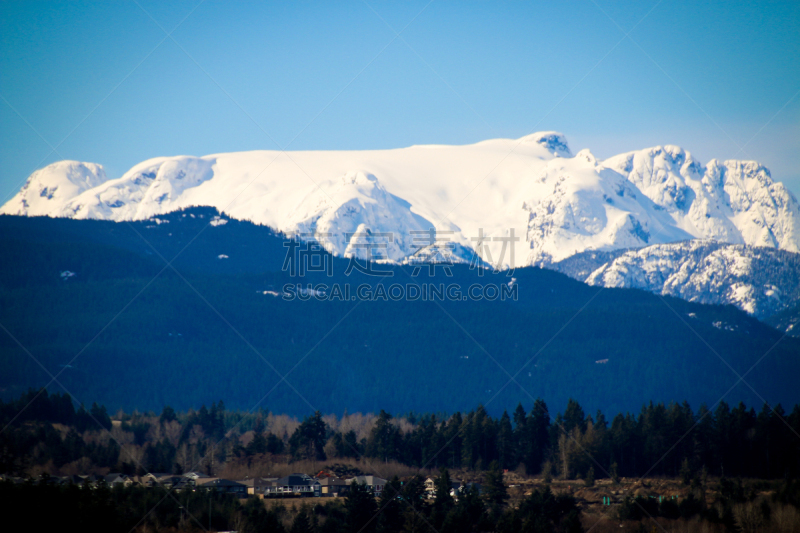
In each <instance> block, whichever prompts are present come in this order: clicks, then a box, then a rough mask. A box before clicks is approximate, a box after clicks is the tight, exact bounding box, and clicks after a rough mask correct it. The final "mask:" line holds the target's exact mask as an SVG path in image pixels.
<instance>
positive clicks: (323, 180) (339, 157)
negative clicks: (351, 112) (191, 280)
mask: <svg viewBox="0 0 800 533" xmlns="http://www.w3.org/2000/svg"><path fill="white" fill-rule="evenodd" d="M194 205H209V206H214V207H216V208H217V209H219V210H220V211H224V212H225V213H226V214H228V215H229V216H231V217H233V218H237V219H247V220H251V221H253V222H257V223H260V224H265V225H268V226H270V227H272V228H275V229H276V230H279V231H282V232H285V233H289V234H297V235H299V236H300V237H301V238H304V239H314V240H318V241H319V242H321V243H322V244H323V245H324V246H325V247H326V248H327V249H328V250H329V251H330V252H332V253H334V254H336V255H343V256H351V255H355V256H358V257H372V258H376V259H377V258H383V259H386V260H391V261H398V262H401V261H404V260H407V259H408V258H410V257H411V256H413V255H414V254H417V255H419V252H420V248H421V247H422V246H426V245H430V244H431V243H433V242H435V245H436V248H437V250H438V252H441V251H445V250H447V249H452V250H459V251H460V257H461V258H462V259H468V258H469V257H471V255H472V253H473V251H474V252H475V253H477V254H478V256H479V257H480V258H481V260H483V261H485V262H486V263H489V264H492V265H495V266H498V267H501V268H502V267H512V266H523V265H549V264H552V263H555V262H557V261H560V260H563V259H565V258H567V257H569V256H571V255H573V254H575V253H579V252H582V251H585V250H596V251H608V250H618V249H628V248H638V247H644V246H650V245H653V244H664V243H670V242H675V241H683V240H687V239H692V238H703V239H716V240H720V241H724V242H730V243H742V244H748V245H754V246H769V247H772V248H777V249H782V250H789V251H795V252H797V251H800V206H798V202H797V200H796V199H795V198H794V196H793V195H792V194H791V193H790V192H789V191H788V190H787V189H786V188H785V187H783V185H781V184H780V183H776V182H773V181H772V178H771V177H770V174H769V171H768V170H767V169H766V168H764V167H763V166H761V165H759V164H757V163H755V162H747V161H745V162H742V161H726V162H724V163H720V162H718V161H716V160H713V161H711V162H710V163H708V165H706V166H703V165H702V164H700V163H699V162H698V161H697V160H695V159H694V158H693V157H692V156H691V154H689V153H688V152H685V151H684V150H682V149H681V148H678V147H674V146H665V147H656V148H650V149H645V150H641V151H638V152H631V153H628V154H622V155H619V156H615V157H612V158H610V159H607V160H605V161H601V160H598V159H596V158H595V157H594V156H593V155H592V154H591V153H590V152H589V151H588V150H581V151H580V152H578V153H577V154H576V155H574V156H573V154H572V152H571V151H570V149H569V146H568V144H567V141H566V139H565V137H564V136H563V135H561V134H559V133H555V132H540V133H534V134H532V135H528V136H526V137H523V138H521V139H494V140H488V141H483V142H479V143H476V144H473V145H467V146H442V145H431V146H411V147H409V148H402V149H395V150H371V151H298V152H276V151H254V152H239V153H228V154H216V155H209V156H204V157H189V156H178V157H161V158H156V159H151V160H148V161H145V162H142V163H140V164H138V165H136V166H134V167H133V168H132V169H131V170H129V171H128V172H126V173H125V174H124V175H123V176H122V177H120V178H118V179H112V180H109V179H107V178H106V176H105V173H104V172H103V169H102V167H101V166H99V165H94V164H89V163H78V162H70V161H64V162H59V163H55V164H53V165H50V166H48V167H46V168H44V169H41V170H38V171H36V172H35V173H34V174H33V175H31V177H30V178H29V179H28V181H27V183H26V184H25V186H24V187H23V188H22V190H21V191H20V192H19V193H18V194H17V195H16V196H15V197H14V198H12V199H11V200H10V201H9V202H8V203H6V204H5V205H4V206H3V207H2V208H0V213H6V214H16V215H29V216H33V215H49V216H59V217H74V218H97V219H110V220H117V221H121V220H141V219H147V218H151V217H154V216H157V215H160V214H164V213H167V212H170V211H174V210H177V209H181V208H184V207H189V206H194ZM431 229H433V230H434V231H433V233H431ZM431 235H433V236H432V237H431ZM443 243H449V244H448V246H449V248H446V247H444V245H443ZM438 252H437V253H438Z"/></svg>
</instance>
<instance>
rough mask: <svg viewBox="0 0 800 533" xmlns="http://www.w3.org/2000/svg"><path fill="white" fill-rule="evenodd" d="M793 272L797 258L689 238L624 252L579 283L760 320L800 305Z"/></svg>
mask: <svg viewBox="0 0 800 533" xmlns="http://www.w3.org/2000/svg"><path fill="white" fill-rule="evenodd" d="M576 259H577V258H576ZM798 272H800V255H798V254H794V253H790V252H784V251H779V250H775V249H774V248H756V247H751V246H747V245H741V244H739V245H735V244H733V245H732V244H721V243H717V242H714V241H702V240H693V241H688V242H681V243H672V244H658V245H654V246H648V247H644V248H640V249H638V250H630V251H627V252H624V253H622V254H621V255H620V256H619V257H616V258H615V259H613V260H611V261H607V262H604V263H602V264H601V265H599V266H598V267H597V268H596V270H594V271H593V272H592V273H591V274H590V275H589V276H588V277H587V278H585V279H581V281H585V282H586V283H588V284H590V285H602V286H605V287H618V288H634V289H644V290H647V291H651V292H655V293H657V294H663V295H669V296H675V297H678V298H683V299H685V300H689V301H692V302H698V303H704V304H731V305H735V306H736V307H738V308H739V309H741V310H743V311H746V312H747V313H750V314H752V315H754V316H756V317H758V318H762V319H763V318H766V317H769V316H771V315H774V314H775V313H777V312H779V311H782V310H783V309H786V308H787V307H791V306H792V305H795V304H796V303H797V302H798V301H800V276H798Z"/></svg>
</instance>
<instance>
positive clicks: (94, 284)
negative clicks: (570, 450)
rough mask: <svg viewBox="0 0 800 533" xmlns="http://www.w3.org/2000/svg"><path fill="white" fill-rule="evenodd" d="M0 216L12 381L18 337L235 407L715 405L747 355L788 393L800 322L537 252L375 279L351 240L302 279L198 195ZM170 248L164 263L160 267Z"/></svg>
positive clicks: (150, 400)
mask: <svg viewBox="0 0 800 533" xmlns="http://www.w3.org/2000/svg"><path fill="white" fill-rule="evenodd" d="M211 220H213V221H214V223H213V225H211V224H209V221H211ZM0 236H2V237H0V250H1V251H0V257H1V258H2V259H0V323H2V325H3V326H4V328H6V329H7V330H8V332H9V333H11V334H12V335H13V337H14V338H13V339H12V338H11V336H9V335H8V334H6V333H3V334H2V335H0V364H2V366H3V369H4V371H3V373H2V376H0V390H2V395H3V396H4V397H8V398H10V397H17V396H18V395H19V394H20V392H21V391H24V390H25V389H27V388H28V387H32V386H40V385H43V384H46V383H48V382H49V380H50V377H49V376H48V374H47V372H45V371H44V370H43V369H42V368H41V367H40V366H39V365H38V364H37V362H35V361H34V360H33V359H32V358H31V357H29V356H28V355H27V354H26V353H25V351H24V350H23V349H22V348H20V346H19V345H18V344H17V342H16V341H19V343H20V344H21V345H22V346H24V347H25V349H27V350H29V351H30V353H31V354H32V355H33V356H34V357H35V358H36V359H37V360H38V361H39V362H40V363H41V364H42V365H43V366H44V367H45V368H46V369H47V371H48V372H50V373H51V374H53V375H55V374H58V380H59V381H61V382H62V383H63V384H64V386H65V387H66V388H67V389H68V390H69V392H71V393H73V394H74V396H75V397H76V398H77V399H78V400H80V401H85V402H89V403H91V402H93V401H97V402H101V403H103V404H105V405H107V406H108V407H109V409H110V410H111V411H112V412H113V411H114V410H116V409H117V408H119V407H124V408H125V409H127V410H132V409H140V410H146V409H159V410H160V409H161V407H163V405H165V404H169V405H172V406H173V407H175V408H176V409H186V408H189V407H197V406H199V405H201V404H204V403H205V404H210V403H211V402H213V401H217V400H219V399H224V401H225V402H226V405H227V406H228V407H229V408H239V409H249V408H251V407H253V406H255V405H256V404H257V402H259V400H262V399H263V401H262V402H261V403H260V404H259V406H261V407H266V408H268V409H272V410H274V411H277V412H285V413H289V414H295V415H298V416H300V415H304V414H308V413H309V412H311V411H313V410H317V409H319V410H321V411H323V412H329V413H335V412H342V411H344V410H345V409H348V410H350V411H373V410H378V409H387V410H391V411H393V412H395V413H404V412H409V411H417V412H419V411H426V412H453V411H456V410H468V409H471V408H474V406H475V405H476V404H478V403H483V404H486V405H487V409H488V410H489V411H490V412H494V413H497V412H501V411H502V409H513V408H514V407H515V406H516V404H517V403H518V402H520V401H523V402H524V403H526V404H527V403H530V401H531V398H532V397H533V398H535V397H542V398H543V399H545V400H546V401H547V402H548V403H552V404H553V405H564V404H566V402H567V400H568V398H570V397H573V398H575V399H577V400H578V401H579V402H580V403H581V405H583V406H584V407H586V408H587V410H588V411H589V412H593V410H595V409H598V408H602V409H603V410H604V411H606V412H617V411H623V412H624V411H627V410H632V411H638V410H639V408H640V407H641V405H642V403H644V402H647V401H650V400H653V401H664V402H669V401H671V400H675V401H683V400H688V401H689V402H690V403H691V404H692V405H693V406H698V405H699V404H700V403H703V402H705V403H708V404H709V405H710V404H713V403H714V402H716V401H717V400H718V399H719V398H720V397H722V396H723V395H724V394H725V393H726V392H727V391H729V389H732V390H730V392H729V394H728V395H727V396H726V398H725V399H726V401H727V402H728V403H735V402H738V401H739V400H743V401H745V402H747V403H748V404H751V405H758V404H760V403H761V398H759V397H758V396H757V395H755V394H754V393H753V392H752V390H751V389H750V388H749V387H748V386H747V385H745V384H742V383H740V384H739V385H738V386H734V385H735V384H736V382H737V377H736V375H735V373H734V371H732V370H731V368H729V366H728V365H730V367H732V368H733V369H734V370H735V371H736V372H738V373H739V374H745V373H747V372H748V371H749V370H750V369H751V367H753V365H755V367H754V368H753V369H752V370H751V371H749V373H747V374H746V381H747V382H748V383H749V384H750V385H752V387H753V388H754V389H755V390H756V391H758V393H759V394H760V395H763V398H764V399H766V400H768V401H770V402H783V403H784V404H786V405H789V404H794V403H797V402H798V401H800V391H798V389H797V386H796V376H798V375H800V357H799V356H798V354H800V339H795V338H791V337H788V336H787V337H784V338H783V339H781V333H780V332H778V331H776V330H775V329H772V328H771V327H768V326H767V325H765V324H762V323H760V322H758V321H757V320H755V319H754V318H751V317H749V316H747V315H746V314H745V313H743V312H741V311H738V310H737V309H735V308H734V307H732V306H707V305H699V304H693V303H688V302H685V301H683V300H679V299H675V298H671V297H661V296H656V295H653V294H650V293H647V292H644V291H639V290H631V289H603V288H599V287H591V286H587V285H585V284H583V283H579V282H577V281H575V280H573V279H570V278H569V277H567V276H565V275H563V274H560V273H557V272H554V271H549V270H541V269H539V268H535V267H529V268H524V269H517V270H516V271H514V272H513V274H512V276H513V279H512V277H511V276H509V275H508V274H509V272H501V273H497V274H493V273H491V272H486V273H483V274H484V275H482V276H481V275H479V274H480V273H482V272H479V271H477V270H470V268H469V266H468V265H456V266H453V267H452V269H451V270H452V277H448V276H447V275H446V273H445V272H444V270H443V268H442V267H441V266H439V267H436V270H435V275H434V277H433V278H429V277H428V269H427V267H426V266H422V267H421V268H420V272H419V274H418V276H416V277H412V274H413V270H414V268H415V267H414V265H404V266H398V265H394V266H386V265H373V267H374V268H379V269H383V270H387V269H388V270H390V271H391V272H392V273H393V276H391V277H386V278H385V279H384V280H383V281H381V278H378V277H370V276H366V275H363V274H360V273H358V272H357V271H354V272H351V273H350V275H345V271H346V269H347V267H348V261H347V260H345V259H341V258H330V257H329V256H325V258H326V259H327V260H330V261H332V266H333V268H332V274H333V275H332V277H330V278H329V277H327V276H325V273H324V272H323V273H320V272H314V273H311V274H310V275H309V276H308V277H306V278H303V279H302V280H298V279H297V278H292V277H291V276H290V273H289V272H284V271H282V270H281V267H282V265H283V264H284V256H285V253H286V251H287V248H286V247H285V246H284V244H285V243H287V242H288V241H285V240H284V238H283V237H282V236H280V235H278V234H275V233H274V231H272V230H271V229H269V228H267V227H263V226H257V225H254V224H251V223H249V222H243V221H234V220H229V219H228V218H227V217H225V216H223V215H219V214H218V213H217V212H216V211H215V210H214V209H212V208H192V209H188V210H185V211H179V212H175V213H171V214H167V215H159V216H158V217H157V219H156V218H153V219H148V220H143V221H137V222H130V223H128V222H109V221H95V220H72V219H51V218H27V217H16V216H2V217H0ZM176 255H177V258H175V256H176ZM162 258H163V259H162ZM173 258H175V259H174V262H173V265H174V267H175V269H176V270H177V272H175V271H173V270H172V269H171V268H165V261H164V259H166V260H172V259H173ZM318 259H319V258H318ZM298 281H302V282H303V283H304V284H305V283H312V284H317V283H325V284H326V285H327V286H328V287H331V286H332V285H333V284H334V283H338V284H340V285H341V286H344V285H345V284H350V285H351V286H352V287H355V286H357V285H359V284H367V286H368V288H369V290H370V291H372V292H373V293H379V289H387V288H388V287H389V286H390V285H391V284H394V283H399V284H401V285H406V284H416V283H434V284H436V285H437V286H438V285H439V284H444V285H450V284H458V285H459V286H460V287H461V288H462V291H466V290H467V288H468V287H469V286H470V285H473V284H479V285H486V284H495V285H496V286H497V287H499V286H501V285H503V286H506V287H508V286H509V284H511V285H512V286H514V285H515V286H516V287H517V289H516V290H518V299H517V301H500V299H497V300H496V301H486V300H482V301H441V302H439V301H436V302H432V301H422V299H419V300H417V301H382V300H380V299H378V301H364V302H358V301H318V300H317V299H315V298H311V299H310V300H309V301H300V300H299V299H298V298H295V299H294V300H293V301H285V300H284V299H283V298H282V297H281V293H282V292H283V287H284V284H286V283H296V282H298ZM187 282H188V283H187ZM378 285H382V287H378ZM387 300H388V298H387ZM15 339H16V341H15ZM779 339H781V340H780V342H778V341H779ZM776 342H777V345H775V344H776ZM87 344H88V347H87ZM773 345H775V346H773ZM715 352H716V353H715ZM765 354H766V357H764V358H763V360H761V358H762V356H764V355H765ZM76 355H77V358H76ZM73 358H74V360H73ZM723 359H724V362H723ZM605 360H607V361H605ZM759 361H760V362H759ZM279 374H280V375H281V376H283V375H286V376H287V377H286V380H285V381H281V377H280V376H279ZM287 374H288V375H287ZM511 377H513V380H511ZM51 389H52V390H54V391H58V390H59V389H58V386H57V385H52V386H51Z"/></svg>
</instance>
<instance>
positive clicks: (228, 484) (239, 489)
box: [197, 478, 247, 497]
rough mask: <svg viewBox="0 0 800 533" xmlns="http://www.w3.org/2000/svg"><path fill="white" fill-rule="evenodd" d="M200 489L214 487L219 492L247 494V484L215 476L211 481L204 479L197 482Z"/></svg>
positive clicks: (244, 495) (238, 494) (242, 495)
mask: <svg viewBox="0 0 800 533" xmlns="http://www.w3.org/2000/svg"><path fill="white" fill-rule="evenodd" d="M197 488H198V489H213V490H216V491H218V492H225V493H228V494H236V495H237V496H241V497H246V496H247V485H245V484H243V483H239V482H237V481H231V480H230V479H221V478H215V479H212V480H211V481H204V482H202V483H198V484H197Z"/></svg>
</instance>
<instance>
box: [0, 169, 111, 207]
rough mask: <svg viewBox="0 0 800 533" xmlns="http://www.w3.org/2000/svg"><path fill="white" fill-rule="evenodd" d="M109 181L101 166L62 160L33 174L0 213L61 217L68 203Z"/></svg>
mask: <svg viewBox="0 0 800 533" xmlns="http://www.w3.org/2000/svg"><path fill="white" fill-rule="evenodd" d="M106 180H107V178H106V173H105V171H104V170H103V167H102V166H100V165H96V164H94V163H81V162H78V161H59V162H57V163H53V164H52V165H48V166H46V167H45V168H43V169H40V170H37V171H36V172H34V173H33V174H31V175H30V177H29V178H28V180H27V181H26V182H25V185H23V186H22V189H21V190H20V191H19V192H18V193H17V195H16V196H14V197H13V198H12V199H11V200H9V201H8V203H6V204H5V205H4V206H3V208H2V210H1V211H0V213H4V214H9V215H28V216H41V215H50V216H54V215H58V214H59V213H60V212H61V209H62V206H63V205H64V204H65V203H67V202H69V201H70V200H71V199H73V198H75V197H76V196H78V195H80V194H81V193H82V192H84V191H86V190H88V189H92V188H94V187H97V186H98V185H100V184H101V183H103V182H104V181H106Z"/></svg>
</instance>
